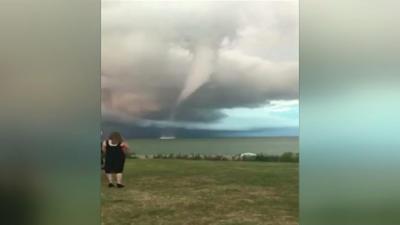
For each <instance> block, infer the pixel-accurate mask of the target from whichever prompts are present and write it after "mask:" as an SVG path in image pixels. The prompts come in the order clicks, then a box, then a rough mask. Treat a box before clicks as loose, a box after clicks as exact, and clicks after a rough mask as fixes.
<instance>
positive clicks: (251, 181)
mask: <svg viewBox="0 0 400 225" xmlns="http://www.w3.org/2000/svg"><path fill="white" fill-rule="evenodd" d="M124 176H125V177H124V179H125V184H126V187H125V188H124V189H117V188H108V187H106V181H105V180H104V179H103V182H102V221H103V224H105V225H125V224H132V225H133V224H134V225H267V224H268V225H269V224H271V225H295V224H298V164H296V163H265V162H235V161H191V160H172V159H171V160H163V159H153V160H132V159H130V160H127V162H126V165H125V174H124Z"/></svg>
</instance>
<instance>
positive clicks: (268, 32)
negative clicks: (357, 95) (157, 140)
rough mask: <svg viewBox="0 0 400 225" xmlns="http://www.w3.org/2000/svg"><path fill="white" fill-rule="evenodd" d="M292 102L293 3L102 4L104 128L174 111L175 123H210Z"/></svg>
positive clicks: (295, 12)
mask: <svg viewBox="0 0 400 225" xmlns="http://www.w3.org/2000/svg"><path fill="white" fill-rule="evenodd" d="M296 99H298V5H297V2H296V1H281V2H279V1H271V2H268V1H265V2H250V3H246V2H242V3H228V2H215V3H211V2H209V3H206V2H198V3H194V2H187V1H182V2H164V3H156V2H153V3H152V2H147V3H146V2H133V1H131V2H129V1H121V2H116V1H103V5H102V114H103V120H104V121H105V122H106V123H112V122H116V123H125V124H134V125H140V126H147V125H148V126H154V124H159V123H158V122H160V121H161V122H162V121H166V120H169V119H170V117H171V112H173V111H175V107H176V106H177V105H179V107H178V110H177V111H176V114H174V115H173V117H174V119H175V120H176V121H177V122H180V123H181V122H188V123H193V122H199V123H212V122H215V121H218V120H220V119H222V118H224V117H225V115H224V113H223V112H222V109H232V108H235V107H242V108H243V107H249V108H256V107H259V106H263V105H265V104H268V103H269V102H270V101H273V100H296ZM144 121H145V122H144ZM152 121H153V122H154V124H152ZM143 124H147V125H143Z"/></svg>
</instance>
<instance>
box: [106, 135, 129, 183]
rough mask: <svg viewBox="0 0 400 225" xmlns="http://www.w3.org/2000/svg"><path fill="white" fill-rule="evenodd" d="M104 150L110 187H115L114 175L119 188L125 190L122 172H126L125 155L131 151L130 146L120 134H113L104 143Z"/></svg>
mask: <svg viewBox="0 0 400 225" xmlns="http://www.w3.org/2000/svg"><path fill="white" fill-rule="evenodd" d="M102 150H103V153H104V156H105V164H104V170H105V172H106V176H107V180H108V187H115V185H114V182H113V175H114V176H115V177H116V180H117V187H118V188H123V187H124V185H123V184H122V172H123V170H124V164H125V155H126V153H127V152H128V150H129V147H128V145H127V144H126V143H125V142H124V140H123V139H122V136H121V134H120V133H118V132H113V133H111V135H110V136H109V138H108V139H107V140H105V141H104V142H103V145H102Z"/></svg>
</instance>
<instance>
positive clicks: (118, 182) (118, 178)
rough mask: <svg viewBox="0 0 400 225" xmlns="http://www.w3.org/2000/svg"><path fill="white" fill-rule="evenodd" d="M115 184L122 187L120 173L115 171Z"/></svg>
mask: <svg viewBox="0 0 400 225" xmlns="http://www.w3.org/2000/svg"><path fill="white" fill-rule="evenodd" d="M116 175H117V186H118V187H124V185H123V184H122V173H117V174H116Z"/></svg>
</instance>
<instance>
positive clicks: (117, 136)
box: [108, 132, 124, 144]
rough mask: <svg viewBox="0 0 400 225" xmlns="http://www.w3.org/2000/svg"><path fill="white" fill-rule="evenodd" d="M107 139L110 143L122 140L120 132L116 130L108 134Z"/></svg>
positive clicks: (117, 142) (118, 142)
mask: <svg viewBox="0 0 400 225" xmlns="http://www.w3.org/2000/svg"><path fill="white" fill-rule="evenodd" d="M108 139H110V140H111V141H112V143H114V144H120V143H121V142H123V141H124V139H123V138H122V136H121V134H120V133H118V132H112V133H111V134H110V136H109V137H108Z"/></svg>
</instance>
